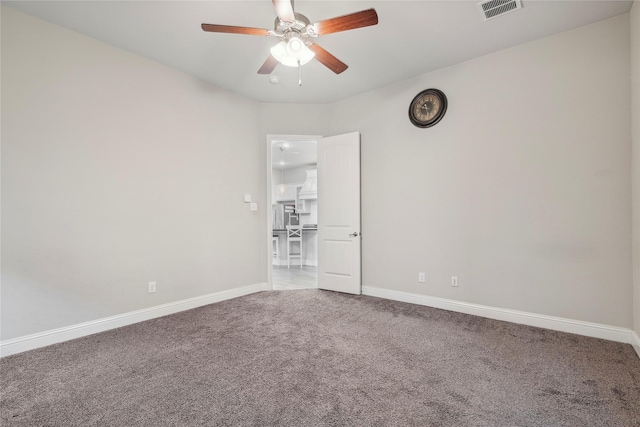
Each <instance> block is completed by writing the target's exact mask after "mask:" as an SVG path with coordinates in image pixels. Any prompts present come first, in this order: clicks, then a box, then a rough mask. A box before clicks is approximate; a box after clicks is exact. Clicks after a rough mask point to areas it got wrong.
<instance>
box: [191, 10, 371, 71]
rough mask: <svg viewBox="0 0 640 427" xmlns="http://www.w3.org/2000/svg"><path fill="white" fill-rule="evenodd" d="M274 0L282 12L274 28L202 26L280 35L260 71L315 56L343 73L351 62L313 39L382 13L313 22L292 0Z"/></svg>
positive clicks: (217, 30) (365, 24) (362, 23)
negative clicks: (336, 55) (294, 8)
mask: <svg viewBox="0 0 640 427" xmlns="http://www.w3.org/2000/svg"><path fill="white" fill-rule="evenodd" d="M272 2H273V5H274V7H275V9H276V15H277V16H278V17H277V18H276V20H275V24H274V29H273V30H266V29H262V28H252V27H236V26H232V25H217V24H202V29H203V30H204V31H208V32H211V33H232V34H247V35H251V36H274V37H276V38H278V39H279V40H280V42H279V43H278V44H277V45H276V46H274V47H273V48H271V55H270V56H269V58H267V60H266V61H265V63H264V64H262V67H260V69H259V70H258V74H271V72H272V71H273V70H274V69H275V68H276V66H277V65H278V64H279V63H280V64H283V65H287V66H290V67H300V66H301V65H304V64H306V63H307V62H309V61H311V59H313V58H314V57H315V59H317V60H318V61H319V62H320V63H322V64H323V65H324V66H326V67H327V68H329V69H330V70H331V71H333V72H334V73H336V74H340V73H342V72H343V71H344V70H346V69H347V67H348V66H347V64H345V63H344V62H342V61H340V60H339V59H338V58H336V57H335V56H333V55H332V54H330V53H329V52H328V51H326V50H325V49H323V48H322V47H320V46H319V45H317V44H315V43H313V42H311V40H310V39H313V38H316V37H318V36H323V35H326V34H331V33H337V32H340V31H347V30H353V29H356V28H362V27H368V26H371V25H376V24H377V23H378V14H377V13H376V11H375V9H367V10H362V11H360V12H355V13H351V14H348V15H344V16H339V17H336V18H331V19H327V20H324V21H320V22H316V23H314V24H312V23H311V21H309V19H308V18H307V17H306V16H304V15H302V14H300V13H297V12H294V11H293V4H292V3H293V1H292V0H272Z"/></svg>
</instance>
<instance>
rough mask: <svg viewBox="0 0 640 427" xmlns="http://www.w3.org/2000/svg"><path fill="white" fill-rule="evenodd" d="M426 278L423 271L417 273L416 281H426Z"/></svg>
mask: <svg viewBox="0 0 640 427" xmlns="http://www.w3.org/2000/svg"><path fill="white" fill-rule="evenodd" d="M426 280H427V278H426V276H425V274H424V273H418V282H420V283H424V282H426Z"/></svg>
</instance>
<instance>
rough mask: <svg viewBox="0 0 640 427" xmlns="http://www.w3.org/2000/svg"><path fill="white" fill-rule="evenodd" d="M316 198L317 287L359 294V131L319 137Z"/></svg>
mask: <svg viewBox="0 0 640 427" xmlns="http://www.w3.org/2000/svg"><path fill="white" fill-rule="evenodd" d="M318 200H320V201H321V202H320V203H318V287H319V288H320V289H326V290H331V291H338V292H345V293H350V294H357V295H359V294H360V293H361V287H362V286H361V284H362V283H361V280H362V279H361V236H360V232H361V230H360V133H359V132H353V133H348V134H344V135H336V136H331V137H327V138H322V139H321V140H320V141H318Z"/></svg>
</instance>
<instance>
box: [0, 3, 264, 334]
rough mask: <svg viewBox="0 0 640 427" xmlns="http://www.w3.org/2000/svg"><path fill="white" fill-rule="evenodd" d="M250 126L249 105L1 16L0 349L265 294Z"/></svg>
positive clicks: (253, 121)
mask: <svg viewBox="0 0 640 427" xmlns="http://www.w3.org/2000/svg"><path fill="white" fill-rule="evenodd" d="M258 123H259V105H258V103H257V102H254V101H251V100H247V99H245V98H243V97H240V96H238V95H235V94H232V93H228V92H225V91H222V90H220V89H218V88H216V87H213V86H210V85H208V84H205V83H203V82H201V81H199V80H196V79H194V78H192V77H189V76H187V75H186V74H183V73H180V72H177V71H175V70H172V69H170V68H167V67H164V66H161V65H159V64H157V63H153V62H151V61H148V60H146V59H143V58H140V57H138V56H135V55H133V54H129V53H127V52H124V51H122V50H119V49H116V48H114V47H111V46H109V45H106V44H103V43H100V42H97V41H95V40H93V39H89V38H87V37H84V36H81V35H79V34H77V33H74V32H71V31H67V30H65V29H62V28H61V27H58V26H54V25H51V24H49V23H46V22H44V21H40V20H38V19H35V18H32V17H30V16H28V15H24V14H22V13H20V12H17V11H15V10H13V9H10V8H6V7H3V8H2V144H3V146H2V295H1V296H2V307H1V308H2V319H1V321H2V327H1V332H2V335H1V338H2V339H3V340H6V339H10V338H14V337H17V336H22V335H25V334H30V333H35V332H40V331H45V330H50V329H54V328H57V327H62V326H68V325H72V324H76V323H80V322H84V321H90V320H94V319H98V318H102V317H105V316H110V315H115V314H119V313H123V312H129V311H132V310H136V309H141V308H145V307H150V306H155V305H158V304H162V303H167V302H171V301H177V300H181V299H185V298H189V297H195V296H200V295H204V294H208V293H212V292H216V291H221V290H225V289H230V288H236V287H239V286H244V285H251V284H257V283H260V282H263V281H265V276H266V274H265V272H264V264H261V261H262V260H264V258H265V257H266V255H265V254H264V252H265V251H264V247H265V246H264V245H263V244H261V242H263V241H264V236H263V235H264V224H265V221H266V215H265V213H264V211H265V210H264V208H265V206H264V203H263V202H264V194H265V193H264V191H265V189H264V188H263V181H264V173H262V172H263V171H261V170H260V167H261V166H262V163H263V157H261V154H260V153H261V152H260V147H262V145H263V144H264V142H263V138H262V137H259V133H258ZM263 170H264V169H263ZM244 193H252V195H253V196H254V201H258V203H259V206H260V208H261V210H260V212H259V213H255V212H250V211H249V209H248V206H247V205H246V204H244V203H243V194H244ZM149 281H157V286H158V291H157V293H155V294H148V293H147V283H148V282H149Z"/></svg>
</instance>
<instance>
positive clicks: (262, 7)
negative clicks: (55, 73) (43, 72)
mask: <svg viewBox="0 0 640 427" xmlns="http://www.w3.org/2000/svg"><path fill="white" fill-rule="evenodd" d="M476 3H477V1H452V0H450V1H395V0H394V1H327V0H322V1H317V0H316V1H310V0H298V1H296V2H295V10H296V11H298V12H300V13H303V14H304V15H306V16H307V17H308V18H309V19H310V20H311V22H317V21H321V20H324V19H328V18H333V17H336V16H340V15H344V14H347V13H352V12H356V11H359V10H363V9H368V8H371V7H374V8H375V9H376V11H377V12H378V17H379V24H378V25H376V26H372V27H367V28H361V29H357V30H351V31H346V32H341V33H335V34H330V35H326V36H322V37H319V38H318V39H317V40H316V42H317V43H318V44H319V45H321V46H322V47H324V48H325V49H327V50H328V51H330V52H331V53H333V54H334V55H335V56H336V57H338V58H339V59H340V60H342V61H343V62H345V63H346V64H347V65H349V69H347V70H346V71H345V72H344V73H342V74H340V75H336V74H334V73H333V72H331V71H329V70H328V69H327V68H325V67H324V66H323V65H321V64H320V63H318V62H317V61H312V62H311V63H309V64H307V65H304V66H303V68H302V71H303V82H304V83H303V86H302V87H298V86H297V70H296V69H295V68H288V67H285V66H282V65H278V67H277V68H276V69H275V71H274V73H273V74H275V75H277V76H279V77H280V83H278V84H277V85H273V84H270V83H269V76H266V75H258V74H257V70H258V69H259V68H260V66H261V65H262V63H263V62H264V61H265V60H266V58H267V57H268V55H269V48H270V47H271V46H273V45H274V44H275V43H276V39H273V38H270V37H258V36H246V35H238V34H219V33H206V32H204V31H202V29H201V28H200V24H202V23H210V24H225V25H238V26H249V27H259V28H266V29H273V22H274V19H275V12H274V9H273V5H272V3H271V1H269V0H254V1H241V0H234V1H132V0H128V1H44V2H41V1H22V2H6V1H3V4H7V5H9V6H11V7H14V8H16V9H19V10H21V11H24V12H26V13H28V14H31V15H34V16H37V17H40V18H42V19H45V20H47V21H50V22H53V23H56V24H59V25H62V26H64V27H67V28H70V29H72V30H75V31H77V32H80V33H82V34H86V35H88V36H90V37H93V38H95V39H98V40H101V41H104V42H106V43H109V44H111V45H114V46H117V47H120V48H122V49H125V50H127V51H130V52H133V53H136V54H138V55H141V56H144V57H147V58H149V59H152V60H154V61H157V62H159V63H161V64H165V65H168V66H170V67H173V68H176V69H178V70H182V71H184V72H186V73H189V74H191V75H193V76H196V77H198V78H200V79H202V80H205V81H208V82H211V83H213V84H215V85H217V86H219V87H222V88H225V89H228V90H230V91H233V92H236V93H239V94H242V95H245V96H247V97H249V98H253V99H255V100H258V101H265V102H296V103H328V102H333V101H337V100H340V99H344V98H347V97H350V96H353V95H355V94H358V93H362V92H366V91H369V90H372V89H375V88H378V87H381V86H385V85H388V84H391V83H394V82H397V81H401V80H405V79H409V78H412V77H415V76H418V75H421V74H424V73H427V72H430V71H433V70H437V69H441V68H444V67H447V66H449V65H453V64H456V63H459V62H462V61H466V60H469V59H472V58H476V57H479V56H482V55H486V54H488V53H491V52H495V51H498V50H501V49H505V48H508V47H510V46H515V45H518V44H521V43H524V42H527V41H530V40H534V39H537V38H540V37H544V36H547V35H551V34H554V33H558V32H561V31H566V30H569V29H572V28H576V27H579V26H582V25H586V24H589V23H592V22H595V21H599V20H602V19H605V18H609V17H611V16H615V15H618V14H621V13H625V12H628V11H629V9H630V8H631V2H630V1H615V0H607V1H571V0H569V1H538V0H522V3H523V8H522V9H521V10H518V11H515V12H513V13H509V14H507V15H504V16H502V17H499V18H496V19H494V20H491V21H487V22H485V21H483V19H482V15H481V13H480V11H479V9H478V6H477V5H476Z"/></svg>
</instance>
